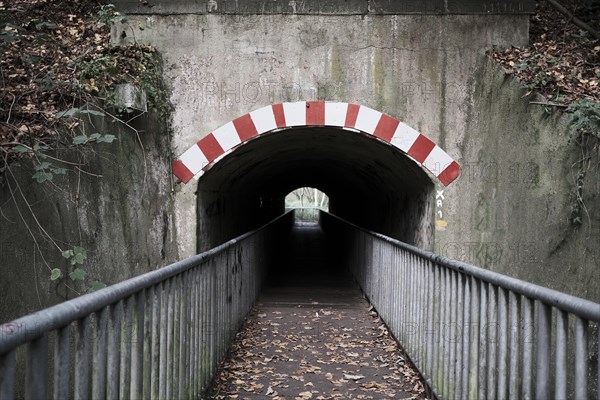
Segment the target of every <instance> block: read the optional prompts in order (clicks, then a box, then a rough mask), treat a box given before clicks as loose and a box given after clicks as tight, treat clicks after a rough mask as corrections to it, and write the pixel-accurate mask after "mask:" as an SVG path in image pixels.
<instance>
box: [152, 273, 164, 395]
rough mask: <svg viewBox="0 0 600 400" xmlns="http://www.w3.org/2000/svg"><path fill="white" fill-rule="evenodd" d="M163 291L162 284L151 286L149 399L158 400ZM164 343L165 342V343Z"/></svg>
mask: <svg viewBox="0 0 600 400" xmlns="http://www.w3.org/2000/svg"><path fill="white" fill-rule="evenodd" d="M163 291H164V282H161V283H159V284H157V285H154V286H153V295H154V296H153V299H152V345H151V346H152V371H151V373H150V384H151V387H150V394H151V396H150V398H151V399H158V398H159V397H160V369H161V368H160V367H161V363H162V357H163V356H162V341H161V337H162V331H163V324H162V321H163V311H162V304H161V303H162V298H163ZM165 343H166V342H165Z"/></svg>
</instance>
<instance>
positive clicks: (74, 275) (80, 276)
mask: <svg viewBox="0 0 600 400" xmlns="http://www.w3.org/2000/svg"><path fill="white" fill-rule="evenodd" d="M85 275H86V273H85V271H84V270H82V269H81V268H75V270H74V271H73V272H71V273H70V274H69V278H71V280H72V281H82V280H84V279H85Z"/></svg>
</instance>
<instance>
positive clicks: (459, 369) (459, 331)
mask: <svg viewBox="0 0 600 400" xmlns="http://www.w3.org/2000/svg"><path fill="white" fill-rule="evenodd" d="M455 282H456V288H457V290H456V298H457V305H456V323H455V325H454V327H455V328H454V338H453V339H454V342H455V349H456V350H455V362H454V392H453V393H451V395H452V396H453V397H454V398H456V399H460V398H462V397H463V391H462V389H463V388H462V381H463V379H462V375H463V373H464V371H463V369H464V358H463V355H464V351H465V347H466V346H465V345H464V341H462V340H461V338H462V337H463V336H465V335H466V334H467V332H465V326H464V325H465V320H464V309H465V290H466V289H465V286H466V282H467V280H466V279H465V276H464V275H462V274H460V273H456V275H455Z"/></svg>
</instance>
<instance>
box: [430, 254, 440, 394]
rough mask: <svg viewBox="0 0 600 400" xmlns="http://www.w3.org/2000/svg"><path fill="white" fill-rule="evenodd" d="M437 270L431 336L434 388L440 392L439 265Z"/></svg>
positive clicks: (434, 280)
mask: <svg viewBox="0 0 600 400" xmlns="http://www.w3.org/2000/svg"><path fill="white" fill-rule="evenodd" d="M434 266H435V270H434V272H433V293H434V297H433V298H432V300H433V301H432V303H433V330H432V331H431V336H432V337H433V345H432V350H433V365H432V371H431V378H432V383H433V385H432V387H433V389H434V390H436V391H438V390H439V387H440V382H439V360H440V353H441V352H440V351H439V348H438V346H439V325H440V323H439V322H440V304H441V299H440V292H441V287H440V267H439V265H437V264H434Z"/></svg>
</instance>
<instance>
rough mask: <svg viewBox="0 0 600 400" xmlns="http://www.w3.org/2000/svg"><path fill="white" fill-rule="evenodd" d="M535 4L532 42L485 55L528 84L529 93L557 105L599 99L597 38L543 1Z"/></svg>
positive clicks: (599, 55)
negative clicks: (543, 97) (536, 94)
mask: <svg viewBox="0 0 600 400" xmlns="http://www.w3.org/2000/svg"><path fill="white" fill-rule="evenodd" d="M537 3H538V4H537V11H536V14H535V15H533V16H532V17H531V24H530V43H531V45H530V46H528V47H525V48H514V47H513V48H511V49H508V50H494V51H490V52H489V53H488V54H489V55H490V57H492V58H493V59H494V60H496V61H497V62H499V63H500V64H502V65H503V66H504V68H505V70H506V72H507V73H509V74H511V75H513V76H515V77H516V78H517V79H519V80H520V81H521V82H523V83H524V84H525V85H526V86H527V87H529V88H530V89H531V90H530V92H529V93H528V94H531V93H532V91H536V92H538V93H540V94H542V95H544V96H545V97H546V98H547V99H549V100H550V101H552V102H554V103H559V104H569V103H572V102H573V101H575V100H577V99H581V98H588V99H591V100H593V101H596V102H600V85H599V83H600V41H598V40H594V39H593V38H592V37H590V36H589V35H587V34H586V32H584V31H581V30H580V29H579V28H578V27H577V26H575V25H574V24H573V23H572V22H571V21H568V20H567V19H566V18H565V17H564V16H563V15H562V14H561V13H559V12H558V11H556V10H554V9H553V8H552V7H550V6H549V5H548V4H546V2H537ZM592 18H593V17H592Z"/></svg>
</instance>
